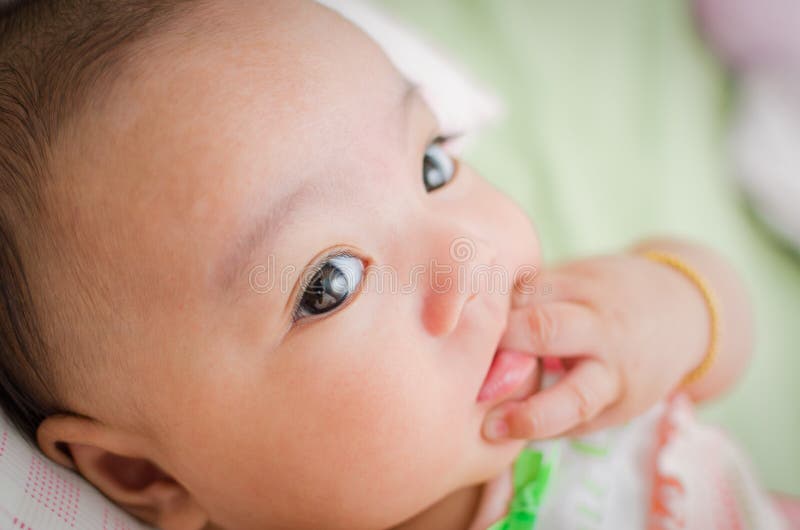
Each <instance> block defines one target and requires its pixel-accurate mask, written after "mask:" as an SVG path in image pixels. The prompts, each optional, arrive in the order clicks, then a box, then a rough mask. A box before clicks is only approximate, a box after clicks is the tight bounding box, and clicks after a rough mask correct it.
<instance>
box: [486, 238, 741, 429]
mask: <svg viewBox="0 0 800 530" xmlns="http://www.w3.org/2000/svg"><path fill="white" fill-rule="evenodd" d="M643 250H659V251H662V252H667V253H669V254H672V255H674V256H676V257H678V258H679V259H680V260H682V261H683V262H684V263H685V264H686V265H688V267H689V268H691V269H693V270H694V271H695V272H696V273H697V274H698V275H699V276H700V277H701V278H702V279H703V280H704V281H705V283H706V285H707V287H708V288H709V289H710V290H711V292H712V293H713V295H714V297H715V299H716V303H715V305H716V306H717V313H718V318H719V333H718V342H717V347H718V350H717V355H716V358H715V360H714V363H713V364H712V365H711V369H710V370H708V371H707V373H705V374H704V375H703V376H702V378H700V379H699V380H697V381H696V382H694V383H692V384H691V385H690V386H689V387H687V388H686V390H687V391H688V392H689V394H690V395H691V396H692V397H693V398H694V399H697V400H702V399H707V398H709V397H712V396H714V395H717V394H719V393H720V392H722V391H723V390H725V389H726V388H728V387H729V386H730V385H731V384H732V383H733V382H734V381H735V380H736V378H737V377H738V376H739V375H740V374H741V373H742V371H743V368H744V366H745V364H746V362H747V359H748V357H749V356H750V354H751V351H752V346H753V322H752V309H751V306H750V301H749V296H748V294H747V291H746V289H745V287H744V284H743V282H742V281H741V280H740V278H739V276H738V275H737V274H736V272H735V271H734V270H733V268H732V267H731V266H730V265H729V264H728V263H727V262H726V260H725V259H723V258H722V257H721V256H720V255H719V254H717V253H716V252H714V251H712V250H710V249H708V248H706V247H703V246H702V245H699V244H696V243H692V242H689V241H684V240H678V239H671V238H654V239H649V240H647V241H644V242H642V243H638V244H636V245H634V246H633V247H631V248H630V249H627V251H626V252H622V253H619V254H612V255H603V256H594V257H590V258H586V259H581V260H576V261H571V262H568V263H565V264H561V265H559V266H557V267H555V268H553V269H550V270H546V271H544V272H542V273H541V274H540V275H538V276H537V277H536V278H535V279H534V282H533V287H534V288H535V289H534V291H535V294H533V295H531V294H521V293H518V294H516V295H515V301H514V308H513V309H512V312H511V315H510V317H509V322H508V327H507V329H506V333H505V335H504V337H503V339H502V340H501V343H500V347H503V348H509V349H515V350H519V351H526V352H529V353H531V354H533V355H538V356H547V357H556V358H560V359H561V360H562V361H563V362H564V364H565V365H566V366H567V368H568V371H567V374H566V375H565V377H564V378H563V379H562V380H561V381H560V382H559V383H557V384H556V385H554V386H553V387H551V388H548V389H545V390H543V391H541V392H539V393H537V394H535V395H533V396H531V397H530V398H528V399H527V400H525V401H516V402H508V403H504V404H501V405H499V406H498V407H497V408H496V409H495V410H493V411H492V412H491V413H490V414H489V415H488V417H487V420H486V424H485V430H484V432H485V434H486V436H487V437H488V438H497V437H500V438H504V437H511V438H525V439H533V438H547V437H552V436H558V435H563V434H580V433H583V432H586V431H591V430H595V429H598V428H603V427H608V426H611V425H617V424H620V423H623V422H625V421H627V420H629V419H631V418H632V417H634V416H636V415H638V414H640V413H642V412H644V411H645V410H647V409H648V408H649V407H651V406H652V405H654V404H655V403H656V402H658V401H660V400H661V399H663V398H664V397H666V396H667V395H668V394H670V393H671V392H672V391H673V390H675V389H676V388H677V387H678V386H679V385H680V384H681V382H682V380H683V379H684V378H685V377H686V375H687V374H689V373H690V372H692V371H693V370H695V368H696V367H698V366H699V365H700V364H701V362H702V361H703V359H704V357H705V355H706V352H707V350H708V345H709V340H710V315H709V311H708V308H707V306H706V302H705V300H704V298H703V296H702V295H701V293H700V290H699V289H698V287H697V286H696V285H695V284H694V283H693V282H692V281H691V280H689V278H687V277H686V276H685V275H684V274H683V273H681V272H679V271H678V270H676V269H674V268H673V267H671V266H669V265H665V264H663V263H660V262H656V261H654V260H651V259H648V258H645V257H643V256H642V255H641V254H640V253H638V252H640V251H643ZM529 287H530V286H529ZM496 434H499V435H500V436H496Z"/></svg>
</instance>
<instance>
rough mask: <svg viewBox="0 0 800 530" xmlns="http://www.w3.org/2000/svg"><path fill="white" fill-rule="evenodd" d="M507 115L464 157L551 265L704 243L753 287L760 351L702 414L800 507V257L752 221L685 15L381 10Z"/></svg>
mask: <svg viewBox="0 0 800 530" xmlns="http://www.w3.org/2000/svg"><path fill="white" fill-rule="evenodd" d="M373 3H374V4H376V5H378V6H383V7H385V8H386V10H387V11H388V12H390V13H393V14H395V15H396V16H397V18H399V19H400V20H402V21H405V22H406V23H408V24H409V25H410V26H412V27H414V28H416V29H417V30H418V31H419V32H420V33H421V34H422V35H423V36H424V37H426V39H427V40H428V41H429V42H431V43H434V44H436V45H438V46H439V47H440V48H441V49H442V50H443V51H445V52H446V53H447V55H449V56H450V57H452V58H454V59H456V60H457V61H458V62H460V63H461V64H462V65H464V66H465V67H467V69H468V70H469V71H471V72H472V73H473V74H474V76H475V77H476V78H477V79H480V80H481V81H483V83H484V84H486V85H487V86H488V87H490V88H491V89H493V90H494V91H495V92H496V93H497V94H499V95H500V97H501V98H502V99H504V100H505V102H506V104H507V106H508V110H509V112H508V114H507V116H506V118H505V120H504V121H502V122H501V123H499V124H497V125H496V126H494V127H492V128H490V129H489V130H487V131H486V132H485V133H484V134H483V135H482V136H481V138H480V141H479V142H478V143H477V145H476V146H474V147H473V148H472V149H470V150H469V151H468V152H467V154H466V156H465V158H466V159H467V160H468V161H469V162H470V163H472V164H473V165H474V166H475V167H477V169H478V170H479V171H480V172H481V173H482V174H483V175H484V176H485V177H486V178H488V179H489V180H490V181H491V182H492V183H494V184H495V185H496V186H498V187H499V188H500V189H502V190H504V191H506V192H508V193H509V194H510V195H511V196H512V197H514V198H515V199H517V200H518V201H519V202H520V203H521V205H522V206H523V207H524V208H525V209H526V211H527V212H528V213H529V214H530V216H531V218H532V219H533V221H534V223H535V224H536V227H537V230H538V232H539V235H540V238H541V240H542V246H543V252H544V259H545V262H552V261H554V260H556V261H557V260H562V259H569V258H571V257H578V256H582V255H587V254H592V253H603V252H609V251H615V250H618V249H620V248H621V247H623V246H626V245H628V244H630V243H631V242H633V241H635V240H638V239H641V238H644V237H647V236H651V235H654V234H669V235H675V236H683V237H689V238H692V239H696V240H699V241H703V242H705V243H707V244H709V245H711V246H712V247H714V248H716V249H717V250H719V251H720V252H722V253H723V254H724V255H726V256H727V257H728V258H729V259H730V260H732V262H733V264H734V266H735V267H736V268H737V269H738V270H739V271H740V273H741V274H742V275H743V276H744V277H745V280H746V281H747V282H748V284H749V286H750V288H751V292H752V295H753V298H754V303H755V310H756V318H757V330H756V331H757V346H756V352H755V356H754V359H753V362H752V364H751V365H750V368H749V370H748V372H747V374H746V376H745V377H744V379H743V380H742V381H741V382H740V384H739V385H738V386H737V388H736V389H735V390H734V391H733V392H732V393H730V394H727V395H726V396H725V397H724V398H722V399H721V400H719V401H717V402H714V403H711V404H708V405H704V406H703V408H702V410H701V414H702V416H703V417H704V418H706V419H707V420H709V421H713V422H715V423H719V424H721V425H723V426H724V427H725V428H726V429H727V430H728V431H730V432H731V433H732V434H733V435H734V436H735V437H736V438H737V439H738V440H739V442H740V444H741V445H742V446H743V447H744V448H745V449H747V450H748V451H749V452H750V454H751V455H752V456H753V459H754V460H755V462H756V464H757V466H758V468H759V469H760V471H761V475H762V477H763V479H764V480H765V482H766V483H767V485H768V486H769V487H770V488H771V489H775V490H781V491H784V492H787V493H793V494H797V495H800V452H798V449H800V407H799V406H798V405H799V404H800V387H799V386H798V384H797V381H798V374H800V318H799V317H800V258H798V255H797V254H796V253H794V252H793V251H792V250H790V249H789V248H788V247H786V246H784V245H782V244H781V243H780V241H778V240H777V239H776V238H774V236H772V234H771V233H770V232H769V231H768V230H767V229H766V228H765V227H764V226H763V225H762V224H761V223H760V222H759V221H758V219H757V218H756V217H755V215H753V213H752V212H751V211H750V209H749V207H748V206H747V203H746V201H745V199H744V197H743V196H742V195H741V194H740V193H739V192H738V191H737V189H736V187H735V185H734V182H733V177H732V174H731V173H732V172H731V169H730V167H729V166H728V165H727V160H726V156H725V149H726V144H725V142H726V130H727V127H728V122H729V119H730V114H731V110H732V109H733V108H734V105H735V103H736V93H735V85H734V83H733V82H732V81H731V80H730V79H729V78H728V76H727V74H726V72H725V71H724V70H723V68H722V67H721V66H720V64H718V63H717V62H716V60H715V59H714V58H713V57H712V56H711V54H710V52H709V51H708V50H707V49H706V47H705V45H704V44H703V42H702V40H701V38H700V37H699V35H698V34H697V31H696V29H695V26H694V24H693V20H692V17H691V12H690V9H689V7H688V4H687V3H686V2H684V1H679V0H675V1H669V2H659V1H651V0H606V1H604V2H597V1H592V0H492V1H490V0H436V1H435V2H431V1H426V0H373Z"/></svg>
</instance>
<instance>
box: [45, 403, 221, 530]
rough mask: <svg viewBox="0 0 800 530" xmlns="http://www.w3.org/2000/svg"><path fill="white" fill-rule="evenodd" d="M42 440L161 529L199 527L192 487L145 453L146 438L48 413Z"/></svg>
mask: <svg viewBox="0 0 800 530" xmlns="http://www.w3.org/2000/svg"><path fill="white" fill-rule="evenodd" d="M36 434H37V441H38V444H39V447H40V449H41V450H42V452H44V453H45V455H47V457H48V458H50V459H51V460H53V461H55V462H57V463H58V464H61V465H63V466H65V467H67V468H69V469H72V470H74V471H76V472H78V473H80V474H81V475H83V477H84V478H85V479H86V480H88V481H89V482H91V483H92V485H94V486H95V487H96V488H97V489H99V490H100V491H101V492H102V493H103V494H105V495H106V496H107V497H108V498H110V499H111V500H112V501H114V502H115V503H117V504H118V505H119V506H120V507H122V508H123V509H125V510H127V511H128V512H129V513H131V514H133V515H134V516H136V517H139V518H140V519H142V520H144V521H145V522H147V523H148V524H150V525H153V526H156V527H158V528H160V529H162V530H199V529H201V528H204V527H205V526H206V525H207V524H208V516H207V514H206V513H205V510H204V509H203V508H202V507H201V506H200V505H199V504H198V503H197V501H196V499H194V497H193V496H192V495H191V493H190V492H189V491H187V489H186V488H185V487H184V486H183V485H182V484H180V483H179V482H178V481H176V480H175V479H174V478H173V477H172V476H170V475H169V474H168V473H166V472H164V471H163V470H162V469H161V468H160V467H159V466H158V465H157V464H156V463H154V462H153V461H152V460H150V459H149V458H147V457H144V456H142V455H145V454H146V451H145V450H144V449H145V447H137V445H141V444H143V443H144V442H143V441H142V440H140V439H138V438H135V437H125V436H124V435H123V434H122V433H120V432H119V431H116V430H113V429H110V428H108V427H106V426H104V425H102V424H100V423H99V422H97V421H95V420H92V419H90V418H85V417H80V416H75V415H66V414H58V415H53V416H50V417H48V418H46V419H45V420H44V421H43V422H42V424H41V425H40V426H39V429H38V430H37V433H36Z"/></svg>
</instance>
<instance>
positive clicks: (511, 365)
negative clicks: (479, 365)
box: [477, 348, 537, 403]
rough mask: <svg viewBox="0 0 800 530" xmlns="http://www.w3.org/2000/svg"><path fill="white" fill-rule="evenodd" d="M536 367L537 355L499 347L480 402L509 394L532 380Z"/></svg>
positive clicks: (487, 374) (479, 396)
mask: <svg viewBox="0 0 800 530" xmlns="http://www.w3.org/2000/svg"><path fill="white" fill-rule="evenodd" d="M536 368H537V358H536V357H535V356H533V355H530V354H527V353H522V352H518V351H514V350H508V349H505V348H499V349H498V350H497V351H495V354H494V358H492V364H491V366H489V370H488V371H487V373H486V378H485V379H484V380H483V384H482V385H481V389H480V391H479V392H478V397H477V401H478V402H479V403H480V402H482V401H489V400H494V399H499V398H501V397H506V396H508V395H509V394H511V393H512V392H514V390H515V389H517V387H519V386H520V385H521V384H522V383H523V382H525V381H528V380H530V379H531V376H533V375H535V374H534V371H536Z"/></svg>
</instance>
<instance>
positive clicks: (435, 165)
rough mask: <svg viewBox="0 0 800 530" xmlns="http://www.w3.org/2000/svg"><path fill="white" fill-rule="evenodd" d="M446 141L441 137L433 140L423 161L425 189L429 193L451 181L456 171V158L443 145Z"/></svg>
mask: <svg viewBox="0 0 800 530" xmlns="http://www.w3.org/2000/svg"><path fill="white" fill-rule="evenodd" d="M446 141H447V139H446V138H442V137H439V138H437V139H436V140H434V141H433V142H431V144H430V145H429V146H428V148H427V149H426V150H425V159H424V160H423V161H422V181H423V182H424V183H425V190H426V191H428V192H429V193H430V192H431V191H433V190H436V189H438V188H441V187H442V186H444V185H445V184H447V183H448V182H450V180H451V179H452V178H453V175H454V174H455V172H456V162H455V160H453V157H451V156H450V155H449V154H448V153H447V151H445V150H444V147H443V144H444V143H445V142H446Z"/></svg>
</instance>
